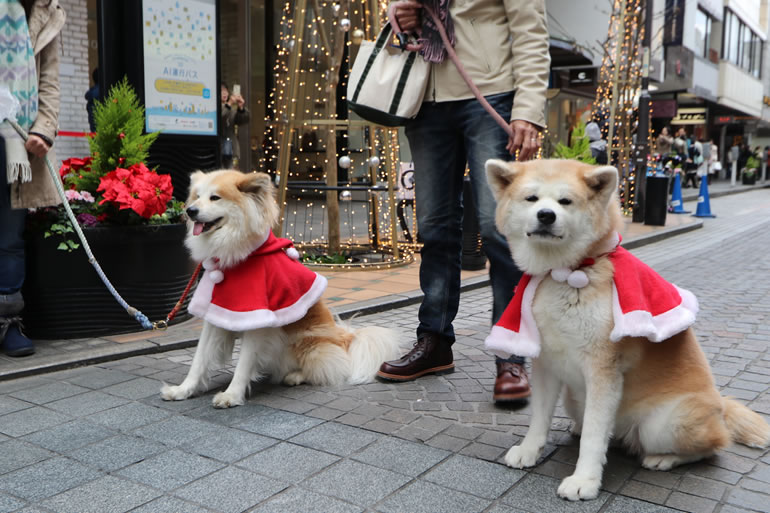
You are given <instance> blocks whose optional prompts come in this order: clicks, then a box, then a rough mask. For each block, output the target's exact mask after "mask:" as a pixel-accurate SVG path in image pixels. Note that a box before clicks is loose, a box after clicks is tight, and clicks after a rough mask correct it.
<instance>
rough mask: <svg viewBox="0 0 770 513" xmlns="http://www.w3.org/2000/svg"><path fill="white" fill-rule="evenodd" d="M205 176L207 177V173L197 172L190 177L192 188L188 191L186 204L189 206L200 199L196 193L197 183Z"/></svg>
mask: <svg viewBox="0 0 770 513" xmlns="http://www.w3.org/2000/svg"><path fill="white" fill-rule="evenodd" d="M204 176H206V173H204V172H203V171H196V172H194V173H193V174H191V175H190V188H189V189H188V191H187V201H186V203H187V204H188V205H189V204H190V203H192V202H193V201H195V200H196V199H198V193H197V192H196V191H195V187H194V185H195V182H197V181H198V180H201V179H202V178H203V177H204Z"/></svg>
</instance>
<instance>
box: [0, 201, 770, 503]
mask: <svg viewBox="0 0 770 513" xmlns="http://www.w3.org/2000/svg"><path fill="white" fill-rule="evenodd" d="M748 194H751V196H748V195H741V196H745V197H744V198H740V199H735V200H731V202H725V203H721V204H720V206H722V205H724V206H723V208H725V209H728V208H729V209H732V215H731V216H729V217H730V219H724V220H719V219H718V220H714V222H712V223H710V224H709V225H707V226H706V227H705V228H704V229H702V230H698V231H697V232H692V233H691V234H685V235H681V236H678V237H676V238H675V239H671V240H667V241H664V242H661V243H658V244H654V245H650V246H646V247H643V248H639V249H638V250H634V253H636V254H637V255H639V256H641V257H642V258H643V259H644V260H645V261H647V262H648V263H650V264H651V265H652V266H653V267H655V268H656V269H657V270H659V271H660V272H661V274H663V275H664V276H665V277H666V278H668V279H670V280H672V281H674V282H676V283H677V284H678V285H680V286H682V287H685V288H688V289H690V290H692V291H693V292H695V293H696V295H697V296H698V298H699V300H700V304H701V313H700V315H699V320H698V322H697V323H696V332H697V333H698V336H699V340H700V342H701V344H702V346H703V348H704V350H705V351H706V353H707V355H708V357H709V359H710V360H711V363H712V368H713V371H714V375H715V377H716V380H717V383H718V385H719V387H720V388H721V389H722V391H723V393H725V394H729V395H732V396H734V397H736V398H738V399H739V400H741V401H743V402H745V403H747V404H749V405H750V406H751V407H752V408H753V409H755V410H756V411H759V412H761V413H762V414H764V415H765V417H766V418H770V352H768V344H769V343H770V328H768V325H769V323H768V321H770V280H767V279H766V277H767V275H768V272H770V259H768V257H767V255H768V251H769V250H770V217H769V216H768V215H767V214H768V213H770V194H767V193H764V196H757V195H756V194H758V193H748ZM726 217H727V216H726ZM703 232H706V233H707V234H708V235H709V236H708V237H704V233H703ZM490 310H491V297H490V292H489V290H488V289H486V288H484V289H478V290H475V291H470V292H466V293H464V295H463V297H462V304H461V308H460V313H459V315H458V319H457V321H456V322H455V328H456V331H457V333H458V341H457V343H456V344H455V346H454V350H455V357H456V364H457V370H456V372H455V373H454V374H449V375H446V376H441V377H425V378H423V379H420V380H418V381H416V382H413V383H403V384H389V383H379V382H377V383H372V384H369V385H365V386H359V387H343V388H339V389H332V388H319V387H309V386H299V387H293V388H290V387H284V386H274V385H266V384H256V385H254V387H253V389H252V393H251V395H250V399H249V402H248V404H246V405H245V406H242V407H238V408H233V409H230V410H215V409H214V408H213V407H212V406H211V398H212V397H213V391H212V392H209V393H207V394H204V395H203V396H200V397H197V398H194V399H190V400H188V401H182V402H173V403H168V402H164V401H162V400H160V398H159V394H158V391H159V388H160V385H161V382H164V381H165V382H171V383H179V382H180V381H181V380H182V379H183V377H184V375H185V373H186V372H187V369H188V365H189V362H190V360H191V358H192V354H193V350H192V349H180V350H177V351H172V352H167V353H162V354H155V355H148V356H138V357H133V358H128V359H124V360H120V361H115V362H110V363H104V364H100V365H95V366H89V367H82V368H78V369H72V370H68V371H62V372H57V373H51V374H46V375H42V376H34V377H29V378H23V379H18V380H14V381H5V382H0V512H4V511H24V512H26V513H31V512H49V513H50V512H56V513H59V512H61V513H67V512H73V513H87V512H95V513H96V512H99V513H102V512H123V511H134V512H141V513H149V512H158V513H159V512H168V513H171V512H185V513H186V512H193V513H196V512H239V511H250V512H363V511H366V512H381V513H395V512H404V513H420V512H425V513H451V512H458V513H466V512H487V513H521V512H532V513H542V512H559V511H569V512H572V511H577V512H604V513H626V512H640V513H647V512H670V511H688V512H714V513H740V512H746V511H753V512H757V511H759V512H762V511H770V451H769V450H768V449H765V450H759V449H749V448H746V447H743V446H733V447H731V448H729V449H728V450H726V451H723V452H722V453H720V454H719V455H718V456H716V457H714V458H711V459H709V460H707V461H704V462H700V463H695V464H691V465H686V466H683V467H680V468H677V469H674V470H673V471H670V472H651V471H647V470H644V469H642V468H641V466H640V465H639V463H638V461H637V460H636V459H634V458H632V457H630V456H628V455H626V454H625V453H624V452H623V451H622V450H620V449H618V448H613V449H611V451H610V453H609V462H608V465H607V468H606V471H605V477H604V485H603V491H602V494H601V495H600V497H599V498H598V499H597V500H595V501H590V502H583V503H568V502H566V501H563V500H561V499H559V498H558V497H557V496H556V493H555V492H556V488H557V486H558V484H559V481H560V479H561V478H563V477H565V476H567V475H569V474H571V473H572V471H573V470H574V465H575V461H576V458H577V447H578V445H577V442H576V441H575V440H574V439H573V438H572V437H571V436H570V435H569V434H568V429H569V427H570V421H569V420H568V419H567V416H566V413H565V412H564V410H563V409H562V408H561V406H560V407H558V408H557V412H556V416H555V418H554V421H553V425H552V431H551V434H550V436H549V440H548V446H547V448H546V451H545V452H544V456H543V458H542V459H541V461H540V462H539V464H538V465H537V466H536V467H535V468H533V469H530V470H527V471H520V470H513V469H510V468H507V467H505V466H504V465H502V464H501V461H502V460H501V458H502V456H503V455H504V453H505V451H506V450H507V449H508V447H510V446H511V445H512V444H514V443H516V442H518V441H519V439H520V438H521V437H522V436H523V435H524V433H525V432H526V429H527V426H528V424H529V414H530V409H529V407H528V406H523V407H520V408H502V407H498V406H495V405H494V404H493V403H492V402H491V389H492V386H493V384H494V374H493V369H494V361H493V358H492V357H490V356H489V355H488V354H487V353H486V352H485V351H484V350H483V347H482V345H483V339H484V337H485V336H486V333H487V331H488V329H489V317H490ZM416 316H417V306H408V307H404V308H400V309H396V310H391V311H388V312H383V313H379V314H375V315H370V316H366V317H360V318H357V319H356V320H355V322H356V323H357V324H379V325H383V326H389V327H392V328H395V329H398V330H400V331H401V332H402V333H404V335H405V336H411V332H412V330H413V328H414V323H415V319H416ZM229 379H230V374H229V372H228V371H227V370H225V371H223V372H220V373H218V374H216V375H215V376H214V379H213V383H212V387H213V388H215V389H217V388H221V387H222V386H223V385H224V384H226V383H227V382H228V381H229Z"/></svg>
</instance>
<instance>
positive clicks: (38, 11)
mask: <svg viewBox="0 0 770 513" xmlns="http://www.w3.org/2000/svg"><path fill="white" fill-rule="evenodd" d="M0 9H2V10H3V11H2V12H0V20H8V19H12V20H14V23H7V21H0V23H3V22H5V23H7V25H8V26H6V27H0V28H1V29H2V30H0V37H2V38H6V39H7V40H11V39H13V40H14V41H23V42H24V43H23V44H19V45H5V44H3V45H0V47H2V48H3V49H4V53H3V56H2V57H3V59H5V62H10V61H13V62H15V63H16V64H14V65H10V64H9V65H7V67H6V69H5V71H6V72H8V71H10V73H4V76H3V78H2V80H3V81H4V82H3V83H2V85H6V86H7V87H8V88H9V89H10V90H11V91H12V92H14V93H18V92H19V91H20V89H21V88H22V87H24V86H25V84H26V90H25V91H24V95H23V96H22V97H21V98H22V100H23V101H24V103H25V105H23V106H22V115H21V116H23V117H24V118H25V121H26V122H25V123H24V124H25V125H27V126H25V128H26V130H27V131H28V132H29V139H28V140H27V141H26V143H24V141H23V140H21V141H16V140H15V137H17V136H16V135H15V134H13V133H12V132H8V131H7V130H4V131H3V132H2V133H3V136H2V137H1V138H0V163H2V169H0V343H2V350H3V352H4V353H6V354H8V355H10V356H26V355H29V354H32V353H34V352H35V348H34V345H33V344H32V341H30V340H29V339H28V338H27V337H26V336H24V334H23V333H22V332H21V329H20V319H19V314H20V313H21V310H22V309H23V307H24V300H23V299H22V297H21V287H22V284H23V283H24V275H25V269H24V239H23V233H24V222H25V218H26V213H27V210H26V209H28V208H36V207H45V206H51V205H56V204H58V203H59V202H60V200H59V197H58V195H57V193H56V186H55V184H54V182H53V179H52V178H51V176H50V175H49V173H48V170H47V168H46V163H45V157H46V155H47V156H48V157H49V158H51V159H52V160H53V161H54V162H55V159H54V157H53V152H52V151H51V147H52V146H53V141H54V139H55V138H56V133H57V129H58V117H59V53H60V43H59V33H60V32H61V30H62V27H63V26H64V22H65V14H64V11H63V10H62V8H61V7H60V6H59V1H58V0H23V1H17V0H12V1H9V2H5V3H3V4H2V5H0ZM17 22H18V23H17ZM9 48H12V50H9ZM5 125H7V123H5ZM6 128H7V127H6ZM18 170H22V171H18Z"/></svg>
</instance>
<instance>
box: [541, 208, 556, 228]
mask: <svg viewBox="0 0 770 513" xmlns="http://www.w3.org/2000/svg"><path fill="white" fill-rule="evenodd" d="M537 220H538V221H540V222H541V223H543V224H553V223H554V221H556V214H555V213H554V211H553V210H550V209H547V208H544V209H542V210H538V212H537Z"/></svg>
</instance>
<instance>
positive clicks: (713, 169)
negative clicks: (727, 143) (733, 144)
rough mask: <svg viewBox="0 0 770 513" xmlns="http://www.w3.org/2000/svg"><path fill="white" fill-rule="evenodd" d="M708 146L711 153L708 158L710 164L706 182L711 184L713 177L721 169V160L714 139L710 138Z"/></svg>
mask: <svg viewBox="0 0 770 513" xmlns="http://www.w3.org/2000/svg"><path fill="white" fill-rule="evenodd" d="M709 146H711V155H710V158H709V160H710V161H711V166H710V167H709V176H708V184H709V185H711V181H712V180H713V178H714V177H715V176H717V175H718V174H719V172H720V171H722V161H720V160H719V147H718V146H717V145H716V144H714V139H711V141H710V144H709Z"/></svg>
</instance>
